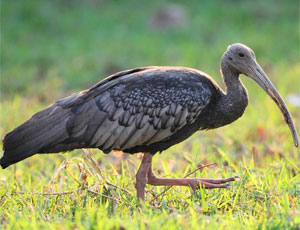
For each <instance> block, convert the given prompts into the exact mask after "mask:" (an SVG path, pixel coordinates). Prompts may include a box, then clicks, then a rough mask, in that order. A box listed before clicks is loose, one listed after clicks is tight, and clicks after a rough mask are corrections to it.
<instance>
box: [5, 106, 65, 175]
mask: <svg viewBox="0 0 300 230" xmlns="http://www.w3.org/2000/svg"><path fill="white" fill-rule="evenodd" d="M69 118H70V111H69V110H68V109H64V108H62V107H61V106H57V105H56V104H53V105H51V106H49V107H48V108H46V109H44V110H42V111H40V112H38V113H36V114H35V115H33V116H32V117H31V118H30V119H29V120H28V121H26V122H24V123H23V124H22V125H20V126H19V127H17V128H16V129H14V130H13V131H11V132H10V133H8V134H6V136H5V137H4V139H3V140H2V143H3V151H4V155H3V157H2V158H1V159H0V165H1V167H2V168H3V169H4V168H6V167H8V166H9V165H11V164H14V163H17V162H19V161H21V160H23V159H25V158H27V157H30V156H32V155H34V154H36V153H47V152H48V153H49V152H55V151H51V150H53V149H51V148H49V147H51V146H54V145H55V144H56V145H57V143H61V141H63V140H65V139H67V138H68V133H67V130H66V123H67V121H68V119H69ZM60 151H62V150H61V149H57V151H56V152H60Z"/></svg>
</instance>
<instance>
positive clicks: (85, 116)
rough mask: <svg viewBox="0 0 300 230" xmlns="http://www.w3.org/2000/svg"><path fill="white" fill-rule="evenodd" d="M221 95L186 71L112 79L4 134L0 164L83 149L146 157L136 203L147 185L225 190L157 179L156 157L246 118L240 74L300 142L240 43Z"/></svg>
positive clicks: (228, 59)
mask: <svg viewBox="0 0 300 230" xmlns="http://www.w3.org/2000/svg"><path fill="white" fill-rule="evenodd" d="M221 74H222V77H223V81H224V83H225V85H226V91H223V90H222V89H221V88H220V87H219V86H218V85H217V84H216V82H215V81H214V80H213V79H212V78H211V77H210V76H208V75H207V74H205V73H203V72H201V71H198V70H195V69H191V68H184V67H161V66H150V67H143V68H136V69H131V70H126V71H123V72H119V73H116V74H114V75H111V76H109V77H107V78H105V79H104V80H102V81H100V82H99V83H98V84H96V85H94V86H93V87H91V88H90V89H87V90H84V91H82V92H78V93H75V94H73V95H71V96H69V97H67V98H64V99H62V100H59V101H57V102H56V103H54V104H52V105H50V106H49V107H47V108H46V109H44V110H42V111H40V112H38V113H36V114H34V115H33V116H32V117H31V118H30V119H29V120H28V121H26V122H25V123H23V124H22V125H20V126H19V127H17V128H16V129H14V130H13V131H11V132H10V133H8V134H6V136H5V137H4V139H3V150H4V155H3V157H2V158H1V161H0V164H1V166H2V168H6V167H8V166H9V165H11V164H14V163H17V162H19V161H21V160H23V159H25V158H27V157H30V156H32V155H34V154H36V153H58V152H64V151H70V150H73V149H78V148H98V149H100V150H102V151H103V152H104V153H109V152H110V151H112V150H120V151H123V152H126V153H131V154H133V153H137V152H143V153H144V156H143V159H142V163H141V165H140V168H139V170H138V172H137V174H136V189H137V196H138V198H139V199H141V200H144V199H145V195H144V190H145V185H146V184H151V185H156V186H159V185H180V186H190V187H191V188H192V189H194V190H195V189H197V188H199V186H200V184H201V186H203V187H204V188H208V189H211V188H226V187H227V185H228V184H226V182H229V181H233V180H235V178H234V177H231V178H224V179H198V178H191V179H185V178H177V179H171V178H170V179H167V178H157V177H156V176H155V175H154V174H153V172H152V157H153V156H154V154H155V153H157V152H161V151H163V150H166V149H168V148H169V147H170V146H172V145H174V144H177V143H179V142H181V141H183V140H185V139H187V138H188V137H189V136H191V135H192V134H193V133H194V132H196V131H198V130H204V129H215V128H218V127H221V126H224V125H227V124H230V123H232V122H233V121H235V120H237V119H238V118H239V117H241V116H242V115H243V113H244V110H245V108H246V106H247V104H248V95H247V90H246V89H245V87H244V86H243V84H242V82H241V81H240V74H244V75H246V76H248V77H250V78H252V79H253V80H254V81H255V82H256V83H258V85H260V86H261V87H262V88H263V89H264V90H265V91H266V92H267V93H268V94H269V95H270V97H271V98H272V99H273V100H274V101H275V102H276V104H277V105H278V107H279V109H280V110H281V112H282V114H283V116H284V118H285V121H286V123H287V124H288V126H289V128H290V130H291V133H292V136H293V139H294V144H295V146H296V147H297V146H298V144H299V141H298V136H297V133H296V129H295V125H294V123H293V121H292V117H291V115H290V113H289V111H288V109H287V107H286V105H285V103H284V101H283V100H282V98H281V97H280V95H279V93H278V92H277V90H276V89H275V87H274V86H273V84H272V83H271V81H270V80H269V79H268V77H267V75H266V74H265V73H264V71H263V70H262V68H261V67H260V66H259V64H258V63H257V62H256V58H255V55H254V52H253V51H252V50H251V49H250V48H249V47H247V46H245V45H243V44H238V43H236V44H233V45H230V46H229V47H228V48H227V50H226V52H225V53H224V54H223V57H222V60H221Z"/></svg>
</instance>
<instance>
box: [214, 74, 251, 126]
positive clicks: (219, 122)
mask: <svg viewBox="0 0 300 230" xmlns="http://www.w3.org/2000/svg"><path fill="white" fill-rule="evenodd" d="M221 74H222V76H223V81H224V83H225V86H226V90H225V92H224V93H223V94H222V96H221V97H220V98H219V100H218V101H217V105H216V106H215V107H214V108H215V109H214V111H213V114H211V119H212V120H214V122H213V123H212V127H209V128H217V127H221V126H224V125H227V124H230V123H232V122H233V121H235V120H237V119H238V118H239V117H241V116H242V115H243V113H244V111H245V109H246V107H247V105H248V94H247V90H246V88H245V87H244V85H243V84H242V82H241V81H240V79H239V73H237V72H234V71H232V70H231V69H229V68H221Z"/></svg>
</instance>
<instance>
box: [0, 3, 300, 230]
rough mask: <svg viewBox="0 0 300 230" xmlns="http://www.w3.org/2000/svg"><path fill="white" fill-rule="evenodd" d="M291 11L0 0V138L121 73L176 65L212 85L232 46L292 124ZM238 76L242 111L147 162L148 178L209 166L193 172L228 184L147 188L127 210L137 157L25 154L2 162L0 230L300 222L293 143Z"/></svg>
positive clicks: (295, 63) (294, 45) (290, 7)
mask: <svg viewBox="0 0 300 230" xmlns="http://www.w3.org/2000/svg"><path fill="white" fill-rule="evenodd" d="M169 12H172V16H170V17H171V18H173V19H172V20H169V19H168V17H167V16H165V15H168V14H169ZM299 20H300V18H299V2H298V5H297V4H295V1H294V0H287V1H280V0H276V1H272V0H265V1H259V0H253V1H250V0H248V1H238V0H225V1H218V0H213V1H209V0H204V1H196V0H190V1H159V0H154V1H137V0H130V1H120V0H118V1H117V0H111V1H107V0H101V1H96V0H85V1H80V0H74V1H69V0H52V1H38V0H24V1H9V0H3V1H2V4H1V59H0V62H1V91H0V96H1V99H0V122H1V123H0V124H1V125H0V138H3V137H4V135H5V133H7V132H8V131H11V130H12V129H13V128H15V127H16V126H17V125H19V124H21V123H22V122H24V121H25V120H27V119H28V118H29V117H30V116H31V115H32V114H34V113H35V112H37V111H39V110H41V109H43V108H45V107H46V106H48V105H49V104H51V103H53V102H54V101H56V100H58V99H60V98H63V97H65V96H68V95H70V94H72V93H73V92H76V91H80V90H83V89H86V88H88V87H90V86H92V85H93V84H95V83H97V82H98V81H99V80H101V79H103V78H104V77H106V76H108V75H109V74H112V73H114V72H117V71H120V70H124V69H130V68H134V67H139V66H148V65H179V66H187V67H192V68H197V69H200V70H202V71H204V72H206V73H208V74H209V75H211V76H212V77H213V78H214V79H215V80H216V81H217V82H218V83H219V84H220V85H221V86H222V87H223V85H224V84H223V83H222V79H221V77H220V74H219V63H220V58H221V55H222V54H223V52H224V51H225V50H226V48H227V46H228V45H230V44H232V43H235V42H241V43H244V44H246V45H248V46H250V47H251V48H252V49H253V50H254V51H255V53H256V57H257V60H258V62H259V63H260V65H261V66H262V67H263V69H264V70H265V72H266V73H267V74H268V76H269V77H270V79H271V80H272V82H273V83H274V85H275V86H276V88H277V89H278V91H279V92H280V94H281V96H282V97H283V98H284V99H285V101H286V102H287V105H288V107H289V110H290V112H291V114H292V116H293V118H294V121H295V123H296V126H297V127H298V132H299V131H300V130H299V122H300V110H299V102H298V107H297V103H295V102H293V101H292V100H289V98H291V96H292V95H294V97H295V95H297V94H298V96H299V93H300V89H299V85H300V84H299V83H300V81H299V76H300V62H299V60H300V56H299V55H300V53H299V52H300V47H299V44H300V43H299V34H300V33H299ZM241 79H242V81H243V83H244V84H245V86H246V87H247V89H248V93H249V98H250V100H249V106H248V108H247V110H246V112H245V114H244V115H243V116H242V118H240V119H239V120H237V121H236V122H234V123H233V124H231V125H229V126H226V127H223V128H220V129H217V130H211V131H207V132H206V131H205V132H198V133H195V134H194V135H193V136H192V137H191V138H189V139H188V140H186V141H185V142H182V143H180V144H178V145H175V146H173V147H172V148H170V149H168V150H167V151H165V152H163V153H162V154H157V155H156V156H155V157H154V165H153V166H154V171H155V173H156V174H157V175H159V176H160V177H183V176H185V175H187V174H189V173H190V172H192V171H193V170H195V169H197V168H198V167H200V166H204V165H207V164H211V163H215V164H214V165H213V166H210V167H204V168H202V169H200V170H196V172H195V173H194V174H193V175H191V176H193V177H203V178H205V177H213V178H217V177H231V176H239V177H240V180H238V181H236V182H233V183H231V186H230V187H229V188H227V189H222V190H221V189H216V190H204V189H200V190H199V191H197V192H195V193H194V192H192V190H190V189H189V188H183V187H176V188H175V187H173V188H170V189H169V190H167V188H166V187H152V186H149V185H147V187H146V202H145V204H144V205H142V206H139V205H138V201H137V198H136V194H135V187H134V185H135V173H136V171H137V169H138V167H139V164H140V160H141V156H142V155H141V154H136V155H129V154H122V153H120V152H114V153H110V154H109V155H105V154H103V153H102V152H101V151H100V150H76V151H72V152H68V153H60V154H56V155H53V154H45V155H35V156H33V157H31V158H29V159H26V160H24V161H22V162H20V163H18V164H16V165H13V166H11V167H9V168H7V169H6V170H2V169H0V229H55V230H60V229H61V230H65V229H72V230H73V229H108V230H113V229H116V230H117V229H120V230H123V229H127V230H129V229H168V230H173V229H212V230H215V229H262V230H265V229H272V230H273V229H274V230H275V229H278V230H279V229H300V227H299V226H300V154H299V149H297V148H295V147H294V145H293V141H292V137H291V134H290V132H289V129H288V126H287V125H286V124H285V123H284V121H283V118H282V115H281V114H280V111H279V109H278V108H277V107H276V104H275V103H274V102H273V101H272V100H271V99H270V98H269V97H268V96H267V94H266V93H265V92H264V91H263V90H262V89H261V88H260V87H259V86H258V85H257V84H256V83H255V82H254V81H252V80H251V79H249V78H247V77H245V76H241ZM223 88H224V87H223ZM2 153H3V151H0V156H1V155H2ZM165 190H167V191H165ZM164 191H165V192H164ZM161 193H162V194H161Z"/></svg>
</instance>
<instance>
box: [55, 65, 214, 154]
mask: <svg viewBox="0 0 300 230" xmlns="http://www.w3.org/2000/svg"><path fill="white" fill-rule="evenodd" d="M107 84H109V85H110V87H108V86H107ZM211 90H212V89H211V85H210V83H209V81H208V79H207V78H205V77H204V76H203V75H201V74H200V73H199V72H194V71H192V70H190V69H161V68H157V69H156V68H148V69H144V70H141V71H137V72H133V73H128V74H124V75H122V76H121V77H119V78H117V79H112V80H111V81H108V82H106V83H104V84H100V85H98V86H97V87H94V88H93V90H92V91H94V94H93V93H91V90H89V91H88V92H84V93H82V95H73V97H75V98H79V99H74V98H72V96H71V97H70V98H68V99H65V101H64V102H63V101H61V102H58V103H61V105H62V106H64V105H65V106H66V105H67V104H68V103H69V105H68V106H69V108H71V111H72V116H71V118H70V119H69V121H68V123H67V130H68V133H69V135H70V138H69V141H75V140H76V141H77V142H81V143H85V144H86V145H87V146H89V147H97V148H100V149H102V150H103V151H104V152H109V151H111V150H114V149H118V150H126V149H130V148H133V147H135V146H141V145H150V144H152V143H155V142H159V141H162V140H163V139H165V138H167V137H169V136H171V135H173V134H174V133H175V132H177V131H178V130H180V129H181V128H182V127H184V126H185V125H187V124H192V123H193V122H195V121H196V119H197V117H198V116H199V115H200V113H201V112H202V111H203V109H204V108H205V107H206V106H207V105H208V104H209V102H210V100H211V96H212V91H211ZM87 93H88V94H89V95H88V96H87V95H86V94H87ZM80 97H83V98H84V97H85V98H89V99H88V100H87V99H85V100H84V99H82V98H80ZM78 100H79V101H80V103H79V102H78Z"/></svg>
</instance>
